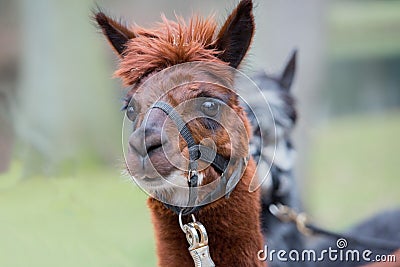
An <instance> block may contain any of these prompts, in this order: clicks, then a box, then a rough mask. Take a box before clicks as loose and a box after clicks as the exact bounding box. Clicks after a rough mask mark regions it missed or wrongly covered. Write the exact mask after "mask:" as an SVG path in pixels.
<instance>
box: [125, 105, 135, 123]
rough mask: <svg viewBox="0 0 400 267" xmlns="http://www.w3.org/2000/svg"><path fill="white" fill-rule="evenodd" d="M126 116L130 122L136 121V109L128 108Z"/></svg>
mask: <svg viewBox="0 0 400 267" xmlns="http://www.w3.org/2000/svg"><path fill="white" fill-rule="evenodd" d="M126 116H127V117H128V119H129V120H130V121H134V120H135V119H136V112H135V108H134V107H132V106H128V107H127V108H126Z"/></svg>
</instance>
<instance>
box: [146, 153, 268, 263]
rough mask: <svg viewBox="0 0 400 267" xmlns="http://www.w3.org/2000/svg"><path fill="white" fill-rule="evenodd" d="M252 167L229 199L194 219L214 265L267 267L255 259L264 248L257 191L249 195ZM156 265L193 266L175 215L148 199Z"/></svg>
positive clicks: (160, 204) (248, 167)
mask: <svg viewBox="0 0 400 267" xmlns="http://www.w3.org/2000/svg"><path fill="white" fill-rule="evenodd" d="M254 170H255V164H254V161H253V160H250V161H249V164H248V166H247V169H246V170H245V172H244V174H243V177H242V179H241V180H240V182H239V183H238V185H237V186H236V188H235V190H234V191H233V192H232V194H231V195H230V197H229V198H228V199H226V198H221V199H219V200H218V201H216V202H213V203H211V204H209V205H207V206H205V207H203V208H202V209H201V210H200V211H199V213H198V215H197V219H198V221H200V222H201V223H202V224H203V225H204V226H205V228H206V230H207V233H208V238H209V248H210V254H211V257H212V259H213V261H214V263H215V264H216V266H249V267H250V266H251V267H254V266H256V267H257V266H266V265H265V262H261V261H259V260H258V259H257V252H258V251H259V250H260V249H262V248H263V237H262V234H261V228H260V216H259V214H260V199H259V198H260V196H259V191H258V190H257V191H256V192H252V193H250V192H249V191H248V188H249V183H250V181H251V179H252V177H253V174H254ZM148 206H149V208H150V209H151V215H152V221H153V225H154V230H155V237H156V246H157V256H158V265H159V266H163V267H164V266H168V267H173V266H177V267H186V266H194V263H193V260H192V258H191V256H190V254H189V251H188V247H189V245H188V243H187V241H186V238H185V235H184V233H183V232H182V230H181V229H180V227H179V224H178V216H177V215H176V214H175V213H173V212H172V211H171V210H169V209H167V208H165V207H164V205H163V204H162V203H161V202H159V201H158V200H155V199H153V198H150V199H149V200H148Z"/></svg>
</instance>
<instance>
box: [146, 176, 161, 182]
mask: <svg viewBox="0 0 400 267" xmlns="http://www.w3.org/2000/svg"><path fill="white" fill-rule="evenodd" d="M141 181H142V182H145V183H161V182H162V181H163V179H162V178H161V177H155V178H150V177H147V176H145V177H144V178H142V179H141Z"/></svg>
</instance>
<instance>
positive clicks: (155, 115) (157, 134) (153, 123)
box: [129, 110, 166, 158]
mask: <svg viewBox="0 0 400 267" xmlns="http://www.w3.org/2000/svg"><path fill="white" fill-rule="evenodd" d="M165 118H166V116H165V115H164V114H163V112H159V111H156V110H152V111H151V112H150V113H149V116H148V117H147V120H145V122H144V123H143V124H142V126H140V127H139V128H138V129H136V130H135V131H134V132H133V133H132V134H131V136H130V137H129V146H130V148H131V150H132V151H133V152H135V153H137V154H139V155H140V156H142V157H143V158H144V157H146V156H147V155H149V156H150V154H151V153H152V152H154V151H155V150H157V149H159V148H162V146H163V144H164V143H165V142H166V140H163V138H162V127H160V125H162V124H163V122H164V120H165Z"/></svg>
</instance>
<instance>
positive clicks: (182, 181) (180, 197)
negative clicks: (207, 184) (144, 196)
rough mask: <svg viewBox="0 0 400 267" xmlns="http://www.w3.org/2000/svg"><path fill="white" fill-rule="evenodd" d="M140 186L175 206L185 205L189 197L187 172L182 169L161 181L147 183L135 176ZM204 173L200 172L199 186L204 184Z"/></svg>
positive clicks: (155, 196) (154, 196)
mask: <svg viewBox="0 0 400 267" xmlns="http://www.w3.org/2000/svg"><path fill="white" fill-rule="evenodd" d="M134 179H135V181H137V182H138V184H139V186H140V187H141V188H142V189H144V190H145V191H146V192H147V193H148V194H149V195H150V196H151V197H153V198H155V199H158V200H160V201H161V202H166V203H168V204H172V205H175V206H180V207H185V206H186V205H187V203H188V199H189V190H188V184H187V177H186V174H185V173H184V172H182V171H178V170H177V171H174V172H173V173H171V174H170V175H168V176H167V177H163V178H161V181H160V182H155V183H145V182H141V181H140V180H139V181H138V179H136V178H134ZM203 179H204V173H202V172H199V174H198V184H197V185H198V186H200V185H202V183H203Z"/></svg>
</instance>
